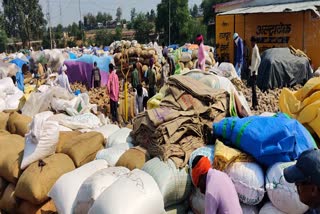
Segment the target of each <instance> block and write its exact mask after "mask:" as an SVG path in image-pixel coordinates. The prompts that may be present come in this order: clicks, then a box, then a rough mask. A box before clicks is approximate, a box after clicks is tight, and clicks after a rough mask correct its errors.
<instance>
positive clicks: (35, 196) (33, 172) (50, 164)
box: [15, 154, 75, 205]
mask: <svg viewBox="0 0 320 214" xmlns="http://www.w3.org/2000/svg"><path fill="white" fill-rule="evenodd" d="M43 165H44V166H43ZM74 169H75V166H74V164H73V162H72V160H71V159H70V158H69V157H68V156H67V155H65V154H54V155H52V156H50V157H48V158H45V159H43V161H37V162H35V163H32V164H31V165H30V166H29V167H28V168H27V169H26V170H25V171H24V172H23V173H22V175H21V176H20V178H19V181H18V183H17V187H16V192H15V194H16V196H17V197H19V198H21V199H24V200H26V201H28V202H31V203H32V204H36V205H39V204H42V203H44V202H45V201H47V200H48V199H49V197H48V196H47V194H48V192H49V191H50V189H51V187H52V186H53V185H54V183H55V182H56V181H57V180H58V179H59V177H60V176H62V175H63V174H65V173H67V172H70V171H72V170H74Z"/></svg>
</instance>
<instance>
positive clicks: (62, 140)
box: [56, 131, 81, 153]
mask: <svg viewBox="0 0 320 214" xmlns="http://www.w3.org/2000/svg"><path fill="white" fill-rule="evenodd" d="M80 134H81V132H78V131H71V132H69V131H67V132H66V131H62V132H59V140H58V144H57V148H56V152H57V153H61V152H62V148H63V147H64V145H65V144H68V142H69V141H70V140H71V139H72V138H74V137H76V136H79V135H80Z"/></svg>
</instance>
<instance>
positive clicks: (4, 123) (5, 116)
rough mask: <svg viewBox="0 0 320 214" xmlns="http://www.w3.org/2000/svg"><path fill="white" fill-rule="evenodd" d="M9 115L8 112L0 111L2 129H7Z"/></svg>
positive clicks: (0, 126) (0, 128)
mask: <svg viewBox="0 0 320 214" xmlns="http://www.w3.org/2000/svg"><path fill="white" fill-rule="evenodd" d="M9 115H10V114H8V113H4V112H0V130H6V128H7V123H8V120H9Z"/></svg>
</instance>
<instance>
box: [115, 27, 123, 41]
mask: <svg viewBox="0 0 320 214" xmlns="http://www.w3.org/2000/svg"><path fill="white" fill-rule="evenodd" d="M121 39H122V28H121V27H116V34H115V37H114V40H121Z"/></svg>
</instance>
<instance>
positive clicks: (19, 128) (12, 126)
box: [7, 112, 32, 137]
mask: <svg viewBox="0 0 320 214" xmlns="http://www.w3.org/2000/svg"><path fill="white" fill-rule="evenodd" d="M31 122H32V118H31V117H28V116H25V115H22V114H19V113H17V112H13V113H12V114H10V116H9V120H8V124H7V128H8V131H9V132H10V133H11V134H18V135H20V136H22V137H24V135H25V134H27V133H28V132H29V124H30V123H31Z"/></svg>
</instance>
